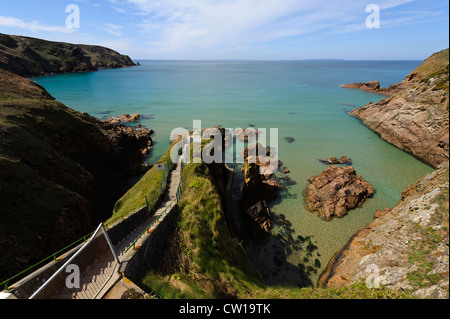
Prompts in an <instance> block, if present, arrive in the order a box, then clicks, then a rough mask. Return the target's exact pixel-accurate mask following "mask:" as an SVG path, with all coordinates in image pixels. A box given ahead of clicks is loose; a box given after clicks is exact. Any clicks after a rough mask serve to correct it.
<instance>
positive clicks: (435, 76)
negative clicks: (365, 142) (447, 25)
mask: <svg viewBox="0 0 450 319" xmlns="http://www.w3.org/2000/svg"><path fill="white" fill-rule="evenodd" d="M448 54H449V51H448V49H447V50H443V51H440V52H438V53H435V54H433V55H432V56H430V57H429V58H428V59H426V60H425V61H424V62H423V63H422V64H421V65H420V66H419V67H418V68H416V69H415V70H414V71H413V72H412V73H410V74H409V75H408V76H407V77H406V78H405V80H404V81H403V82H401V83H398V84H396V85H393V86H391V87H389V88H387V89H384V88H379V84H378V86H377V85H376V83H375V84H374V82H370V83H366V84H364V83H354V84H350V85H347V86H345V87H348V88H359V89H364V90H366V91H370V92H374V93H380V94H386V95H389V96H388V97H386V98H384V99H382V100H381V101H379V102H377V103H368V104H366V105H365V106H363V107H360V108H356V109H354V110H353V111H352V112H351V114H352V115H354V116H356V117H358V118H359V119H361V120H362V121H363V123H364V124H365V125H366V126H367V127H369V128H370V129H372V130H373V131H375V132H377V133H378V134H379V135H380V136H381V138H382V139H384V140H386V141H387V142H389V143H391V144H393V145H395V146H396V147H398V148H400V149H402V150H405V151H407V152H409V153H411V154H413V155H414V156H416V157H417V158H419V159H420V160H422V161H423V162H425V163H427V164H429V165H431V166H433V167H434V168H436V167H437V166H438V165H439V164H440V163H442V162H443V161H447V160H448V159H449V156H448V154H449V135H448V134H449V129H448V127H449V124H448V120H449V119H448V111H449V108H448V106H449V99H448V80H449V73H448V72H449V69H448V68H449V55H448Z"/></svg>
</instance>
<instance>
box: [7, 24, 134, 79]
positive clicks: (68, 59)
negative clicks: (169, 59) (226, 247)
mask: <svg viewBox="0 0 450 319" xmlns="http://www.w3.org/2000/svg"><path fill="white" fill-rule="evenodd" d="M134 65H135V64H134V62H133V61H132V60H131V59H130V57H128V56H126V55H121V54H119V53H118V52H116V51H113V50H111V49H108V48H104V47H100V46H93V45H82V44H70V43H63V42H53V41H46V40H41V39H35V38H30V37H23V36H16V35H7V34H2V33H0V69H4V70H6V71H9V72H11V73H15V74H18V75H21V76H26V77H31V76H39V75H45V74H53V73H67V72H85V71H97V70H98V69H102V68H121V67H129V66H134Z"/></svg>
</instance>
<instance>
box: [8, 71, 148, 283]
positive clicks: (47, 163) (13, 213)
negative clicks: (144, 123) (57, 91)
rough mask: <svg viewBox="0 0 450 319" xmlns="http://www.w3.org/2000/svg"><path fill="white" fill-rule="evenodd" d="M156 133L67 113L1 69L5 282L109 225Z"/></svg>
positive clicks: (45, 94) (142, 167)
mask: <svg viewBox="0 0 450 319" xmlns="http://www.w3.org/2000/svg"><path fill="white" fill-rule="evenodd" d="M151 134H152V131H151V130H148V129H133V128H131V127H128V126H125V125H111V124H110V123H104V122H101V121H99V120H97V119H95V118H93V117H91V116H90V115H88V114H85V113H83V114H82V113H79V112H76V111H74V110H72V109H69V108H67V107H66V106H64V105H63V104H62V103H60V102H58V101H55V99H54V98H53V97H52V96H51V95H50V94H49V93H48V92H47V91H46V90H45V89H44V88H42V87H41V86H39V85H37V84H36V83H34V82H32V81H30V80H28V79H26V78H23V77H21V76H19V75H16V74H12V73H9V72H7V71H4V70H1V69H0V281H3V280H4V279H6V278H8V277H10V276H12V275H14V274H16V273H18V272H19V271H21V270H23V269H25V268H26V267H27V266H29V265H31V264H33V263H35V262H37V261H39V260H41V259H42V258H44V257H47V256H48V255H50V254H51V253H54V252H55V251H57V250H59V249H61V248H62V247H64V246H65V245H67V244H69V243H72V242H73V241H75V240H77V239H79V238H80V237H81V236H83V235H85V234H87V233H89V232H90V231H92V230H93V228H95V226H96V225H97V224H98V223H99V222H101V221H103V220H106V219H107V217H109V216H110V215H111V212H112V209H113V207H114V203H115V202H116V201H117V199H118V198H120V196H121V195H122V194H123V193H124V192H125V191H126V189H127V187H128V186H129V184H128V182H129V181H130V178H133V177H135V176H136V175H138V176H139V175H140V174H142V172H144V171H145V170H146V169H148V167H147V165H146V164H144V163H143V161H144V156H143V154H142V152H143V150H144V149H147V147H148V145H149V143H151V137H150V135H151Z"/></svg>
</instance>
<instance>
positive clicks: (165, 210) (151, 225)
mask: <svg viewBox="0 0 450 319" xmlns="http://www.w3.org/2000/svg"><path fill="white" fill-rule="evenodd" d="M176 200H177V199H176V198H174V199H173V200H172V201H171V202H170V203H169V205H168V206H167V207H166V209H164V211H163V212H162V213H161V214H160V215H159V216H157V217H156V218H155V219H154V220H153V221H152V222H151V223H150V225H148V226H147V227H146V228H145V230H144V231H143V232H142V233H140V234H139V236H138V237H137V238H136V239H135V240H134V241H133V242H132V243H131V244H130V246H128V247H127V249H125V253H126V252H128V251H129V250H130V249H131V247H133V249H136V243H137V242H138V241H139V239H141V237H142V236H144V234H145V233H146V232H147V231H148V230H149V229H150V228H152V227H153V225H154V224H155V223H157V222H158V221H159V220H160V219H161V217H163V216H164V215H165V214H166V212H167V210H170V209H172V207H173V206H172V205H173V204H174V203H175V201H176Z"/></svg>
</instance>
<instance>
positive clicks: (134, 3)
mask: <svg viewBox="0 0 450 319" xmlns="http://www.w3.org/2000/svg"><path fill="white" fill-rule="evenodd" d="M69 4H76V5H77V6H78V7H79V9H80V28H71V29H69V28H67V27H66V18H67V17H68V15H69V14H70V13H67V12H66V7H67V6H68V5H69ZM369 4H376V5H377V6H378V7H379V8H380V28H367V27H366V18H367V17H368V16H369V15H370V14H371V12H366V7H367V5H369ZM448 28H449V5H448V1H447V0H415V1H414V0H390V1H387V0H369V1H366V0H334V1H330V0H68V1H65V0H39V1H36V0H16V1H12V0H0V32H1V33H7V34H16V35H25V36H31V37H37V38H43V39H47V40H53V41H64V42H72V43H83V44H98V45H103V46H106V47H109V48H112V49H114V50H117V51H119V52H120V53H123V54H127V55H130V57H131V58H133V59H135V60H138V59H181V60H182V59H254V60H301V59H349V60H352V59H354V60H364V59H372V60H386V59H393V60H398V59H405V60H423V59H425V58H427V57H428V56H429V55H430V54H432V53H434V52H436V51H439V50H442V49H445V48H447V47H448V46H449V41H448V37H449V33H448V32H449V31H448Z"/></svg>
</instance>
